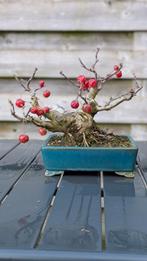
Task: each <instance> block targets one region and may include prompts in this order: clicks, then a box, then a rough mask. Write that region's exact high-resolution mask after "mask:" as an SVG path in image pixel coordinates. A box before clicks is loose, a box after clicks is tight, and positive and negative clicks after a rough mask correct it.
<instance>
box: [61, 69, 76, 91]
mask: <svg viewBox="0 0 147 261" xmlns="http://www.w3.org/2000/svg"><path fill="white" fill-rule="evenodd" d="M60 74H61V75H62V76H63V77H64V78H65V79H66V80H67V81H69V82H70V83H71V84H72V85H74V86H75V87H76V88H79V85H78V84H76V83H75V82H74V81H72V80H71V79H70V78H68V77H67V76H66V75H65V74H64V73H63V72H62V71H61V72H60Z"/></svg>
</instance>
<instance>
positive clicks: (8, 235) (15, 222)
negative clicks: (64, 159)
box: [0, 155, 59, 249]
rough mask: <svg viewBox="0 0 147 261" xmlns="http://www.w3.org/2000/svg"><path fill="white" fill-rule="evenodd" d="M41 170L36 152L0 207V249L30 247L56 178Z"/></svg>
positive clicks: (40, 161) (36, 234)
mask: <svg viewBox="0 0 147 261" xmlns="http://www.w3.org/2000/svg"><path fill="white" fill-rule="evenodd" d="M44 173H45V170H44V167H43V164H42V159H41V155H38V156H37V158H36V159H35V161H34V162H33V163H32V165H31V166H30V167H29V169H27V171H26V172H25V175H23V177H22V178H21V179H20V180H19V182H18V183H17V184H16V185H15V186H14V188H13V190H12V191H11V192H10V194H9V195H8V197H7V198H6V200H5V201H4V202H3V204H2V205H1V206H0V248H16V249H26V248H27V249H31V248H33V246H34V244H35V242H36V239H37V237H38V231H39V230H40V227H41V225H42V222H43V220H44V216H45V215H46V212H47V209H48V206H49V204H50V201H51V199H52V196H53V194H54V191H55V189H56V184H57V181H58V179H59V177H51V178H47V177H46V178H45V176H44Z"/></svg>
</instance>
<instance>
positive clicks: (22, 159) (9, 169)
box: [0, 141, 41, 201]
mask: <svg viewBox="0 0 147 261" xmlns="http://www.w3.org/2000/svg"><path fill="white" fill-rule="evenodd" d="M40 147H41V143H40V142H36V141H30V142H29V143H27V144H21V145H19V146H17V147H16V148H15V149H14V150H12V151H11V152H10V153H9V154H7V155H6V156H5V157H4V158H3V159H1V160H0V201H1V200H2V199H3V198H4V197H5V195H6V194H7V193H8V192H9V190H10V189H11V187H12V186H13V185H14V184H15V182H16V181H17V180H18V179H19V177H20V176H21V175H22V173H23V172H24V171H25V169H26V168H27V166H29V164H30V163H31V161H32V160H33V158H34V157H35V156H36V155H37V153H38V152H39V150H40Z"/></svg>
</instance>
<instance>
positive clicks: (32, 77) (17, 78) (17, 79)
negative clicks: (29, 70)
mask: <svg viewBox="0 0 147 261" xmlns="http://www.w3.org/2000/svg"><path fill="white" fill-rule="evenodd" d="M37 70H38V69H37V68H35V70H34V72H33V74H32V76H31V77H30V78H29V79H28V80H27V81H26V80H24V79H22V78H20V77H18V76H17V75H14V77H15V79H16V81H17V82H18V83H19V84H20V85H21V86H22V87H23V89H24V90H25V91H26V92H30V91H31V88H30V83H31V82H32V80H33V79H34V77H35V74H36V72H37ZM23 81H25V83H23Z"/></svg>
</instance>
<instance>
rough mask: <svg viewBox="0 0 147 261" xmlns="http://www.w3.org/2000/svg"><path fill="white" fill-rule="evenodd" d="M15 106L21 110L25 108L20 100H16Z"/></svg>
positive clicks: (23, 102)
mask: <svg viewBox="0 0 147 261" xmlns="http://www.w3.org/2000/svg"><path fill="white" fill-rule="evenodd" d="M15 105H16V106H17V107H18V108H22V107H24V106H25V101H24V100H22V99H17V100H16V102H15Z"/></svg>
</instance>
